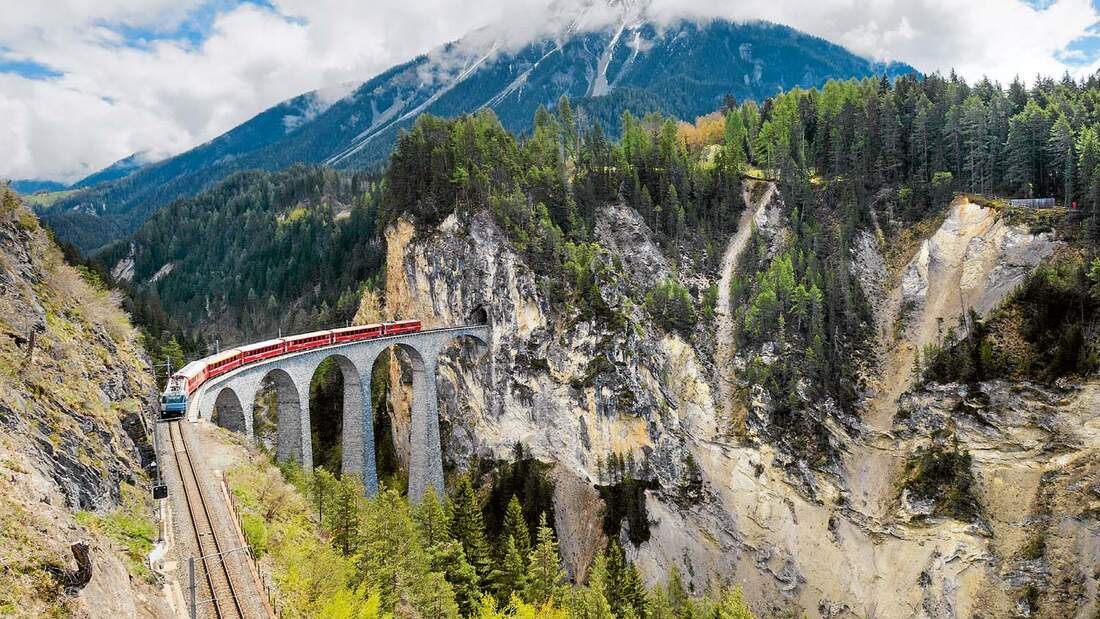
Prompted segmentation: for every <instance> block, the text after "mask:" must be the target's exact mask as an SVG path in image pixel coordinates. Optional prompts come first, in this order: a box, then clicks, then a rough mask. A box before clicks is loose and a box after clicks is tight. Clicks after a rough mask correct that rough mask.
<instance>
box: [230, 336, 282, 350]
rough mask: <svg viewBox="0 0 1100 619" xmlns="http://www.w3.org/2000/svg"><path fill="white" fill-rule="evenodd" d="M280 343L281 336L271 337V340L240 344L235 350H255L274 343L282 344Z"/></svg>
mask: <svg viewBox="0 0 1100 619" xmlns="http://www.w3.org/2000/svg"><path fill="white" fill-rule="evenodd" d="M282 343H283V338H278V339H273V340H264V341H262V342H256V343H255V344H249V345H248V346H241V347H240V348H238V349H237V350H239V351H241V352H252V351H253V350H257V349H260V348H266V347H268V346H274V345H275V344H282Z"/></svg>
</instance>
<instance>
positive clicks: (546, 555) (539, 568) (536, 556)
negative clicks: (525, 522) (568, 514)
mask: <svg viewBox="0 0 1100 619" xmlns="http://www.w3.org/2000/svg"><path fill="white" fill-rule="evenodd" d="M535 538H536V540H537V542H538V543H537V544H536V545H535V548H534V550H532V551H531V558H530V560H529V562H528V563H529V565H528V572H527V592H526V596H525V597H526V599H527V600H528V601H529V602H531V603H532V604H535V605H536V606H538V605H542V604H545V603H546V602H550V601H554V600H556V599H557V598H558V594H559V593H560V588H561V583H562V580H563V579H564V578H565V571H564V570H562V569H561V555H560V554H559V553H558V541H557V540H556V539H554V530H553V529H551V528H550V525H548V524H547V523H546V514H545V513H543V514H541V515H540V516H539V527H538V532H537V534H536V536H535Z"/></svg>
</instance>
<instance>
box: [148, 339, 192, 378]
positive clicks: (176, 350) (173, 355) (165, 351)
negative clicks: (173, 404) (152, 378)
mask: <svg viewBox="0 0 1100 619" xmlns="http://www.w3.org/2000/svg"><path fill="white" fill-rule="evenodd" d="M155 361H156V362H157V363H165V362H167V363H168V369H170V370H171V371H172V372H176V371H177V370H179V369H180V368H182V367H183V364H184V363H185V361H184V358H183V348H182V347H181V346H180V343H179V340H177V339H176V337H175V336H172V339H170V340H168V341H167V342H165V343H164V345H162V346H161V347H160V354H158V355H157V358H156V359H155ZM161 384H162V385H163V384H164V383H163V382H162V383H161Z"/></svg>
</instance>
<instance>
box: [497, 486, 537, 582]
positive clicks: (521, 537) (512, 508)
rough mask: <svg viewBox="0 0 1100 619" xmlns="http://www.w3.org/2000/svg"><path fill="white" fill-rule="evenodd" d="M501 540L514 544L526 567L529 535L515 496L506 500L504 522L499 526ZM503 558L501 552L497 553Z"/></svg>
mask: <svg viewBox="0 0 1100 619" xmlns="http://www.w3.org/2000/svg"><path fill="white" fill-rule="evenodd" d="M500 537H501V540H502V541H504V542H507V539H508V538H509V537H511V538H512V542H513V543H514V544H515V547H516V551H517V552H518V553H519V556H520V557H521V558H522V560H523V564H524V567H526V565H527V557H528V556H529V555H530V554H531V533H530V532H529V531H528V529H527V521H526V520H525V519H524V517H523V507H522V506H521V505H520V504H519V499H517V498H516V495H514V494H513V495H512V498H511V499H509V500H508V507H506V508H505V509H504V522H503V523H502V525H501V532H500ZM498 554H499V555H500V556H504V553H503V552H500V553H498Z"/></svg>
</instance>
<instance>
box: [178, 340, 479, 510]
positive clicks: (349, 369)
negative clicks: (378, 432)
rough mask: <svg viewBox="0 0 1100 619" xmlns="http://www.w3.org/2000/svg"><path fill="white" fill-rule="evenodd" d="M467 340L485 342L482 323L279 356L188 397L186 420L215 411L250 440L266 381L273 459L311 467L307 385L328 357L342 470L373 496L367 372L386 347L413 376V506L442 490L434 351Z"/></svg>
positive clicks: (209, 416) (375, 475) (208, 417)
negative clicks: (338, 413)
mask: <svg viewBox="0 0 1100 619" xmlns="http://www.w3.org/2000/svg"><path fill="white" fill-rule="evenodd" d="M460 337H469V338H473V339H474V340H475V341H476V342H478V343H479V344H481V345H482V346H486V345H487V344H488V339H489V327H488V326H485V325H478V326H465V327H453V328H441V329H429V330H424V331H418V332H416V333H406V334H401V335H391V336H384V337H379V338H376V339H371V340H362V341H358V342H350V343H347V344H337V345H334V346H326V347H324V348H319V349H313V350H308V351H302V352H299V353H291V354H287V355H282V356H279V357H275V358H272V359H268V360H265V361H260V362H256V363H253V364H250V365H247V366H245V367H242V368H239V369H237V370H234V371H232V372H228V373H226V374H224V375H222V376H218V377H216V378H214V379H211V380H209V381H207V382H206V383H204V384H203V385H202V386H201V387H200V388H199V389H198V390H197V391H196V392H195V393H194V394H193V395H192V396H191V398H190V400H189V402H188V406H187V416H188V418H189V419H195V418H196V417H198V418H202V419H206V420H212V419H213V413H214V407H215V406H217V408H218V417H219V422H220V424H221V425H222V426H224V427H226V428H228V429H230V430H233V431H236V432H243V433H245V434H246V435H247V436H249V437H253V436H255V435H254V433H253V427H252V421H253V420H252V409H253V406H254V404H255V402H256V395H257V393H258V392H259V390H260V386H261V384H262V383H264V382H265V380H267V381H270V382H271V383H273V384H274V387H275V390H276V392H277V401H278V410H279V415H278V427H277V429H276V449H275V457H276V459H277V460H279V461H286V460H290V459H292V458H293V459H296V460H298V462H300V463H301V464H302V466H305V467H309V466H311V465H312V464H313V449H312V445H311V441H310V418H309V384H310V381H311V380H312V378H313V374H314V372H315V371H316V370H317V366H319V365H320V364H321V362H322V361H324V360H325V359H328V358H330V357H331V358H332V359H333V360H334V361H335V363H336V365H337V366H338V367H339V368H340V371H341V373H342V374H343V378H344V407H343V408H344V419H343V437H342V445H341V449H342V462H341V464H342V468H343V471H344V473H346V474H360V475H362V478H363V486H364V488H365V489H366V492H367V494H368V495H371V496H373V495H374V494H376V493H377V492H378V473H377V470H376V464H375V457H374V418H373V414H372V411H371V401H370V393H371V391H370V388H371V371H372V369H373V367H374V362H375V360H376V359H377V358H378V355H380V354H382V352H383V351H384V350H386V349H387V348H389V347H390V346H398V347H400V348H401V349H403V350H404V351H405V352H406V353H407V354H408V358H409V360H410V363H411V370H412V391H413V394H412V425H411V427H410V443H411V445H410V451H409V496H410V497H411V498H412V499H413V500H418V499H420V497H422V496H423V495H424V493H425V492H426V491H427V489H428V488H429V487H431V488H434V489H435V491H436V492H437V493H440V494H442V492H443V452H442V449H441V447H440V440H439V402H438V395H437V393H436V382H435V375H436V367H437V364H438V362H439V354H440V352H441V351H442V350H443V349H444V348H445V347H446V346H447V345H448V344H449V343H450V342H451V341H452V340H453V339H455V338H460Z"/></svg>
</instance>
